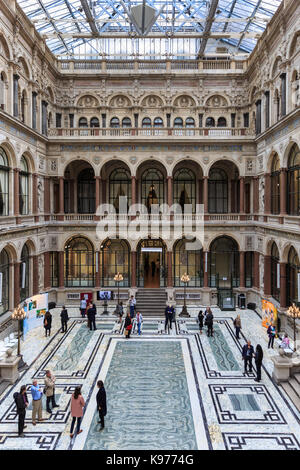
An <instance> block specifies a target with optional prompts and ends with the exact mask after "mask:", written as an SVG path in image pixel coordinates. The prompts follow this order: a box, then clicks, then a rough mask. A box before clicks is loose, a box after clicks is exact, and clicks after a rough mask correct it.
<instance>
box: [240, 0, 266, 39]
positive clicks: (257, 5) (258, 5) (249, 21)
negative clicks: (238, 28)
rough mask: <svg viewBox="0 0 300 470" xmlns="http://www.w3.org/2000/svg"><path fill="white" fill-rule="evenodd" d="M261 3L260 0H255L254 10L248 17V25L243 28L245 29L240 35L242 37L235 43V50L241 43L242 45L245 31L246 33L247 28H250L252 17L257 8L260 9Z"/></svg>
mask: <svg viewBox="0 0 300 470" xmlns="http://www.w3.org/2000/svg"><path fill="white" fill-rule="evenodd" d="M261 2H262V0H257V3H256V6H255V8H254V9H253V12H252V14H251V16H250V18H249V20H248V23H247V24H246V26H245V29H244V31H243V34H242V36H241V37H240V39H239V42H238V43H237V46H236V47H237V48H239V47H240V45H241V43H242V40H243V39H244V37H245V33H247V31H248V29H249V26H250V24H251V23H252V20H253V18H254V16H255V15H256V12H257V10H258V9H259V7H260V4H261Z"/></svg>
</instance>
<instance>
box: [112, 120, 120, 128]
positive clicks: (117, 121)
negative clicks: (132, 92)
mask: <svg viewBox="0 0 300 470" xmlns="http://www.w3.org/2000/svg"><path fill="white" fill-rule="evenodd" d="M110 127H112V128H113V129H117V128H118V127H120V121H119V118H117V117H113V118H111V120H110Z"/></svg>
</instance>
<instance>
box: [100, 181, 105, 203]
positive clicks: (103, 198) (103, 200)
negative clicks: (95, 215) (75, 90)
mask: <svg viewBox="0 0 300 470" xmlns="http://www.w3.org/2000/svg"><path fill="white" fill-rule="evenodd" d="M101 183H102V185H101V186H102V204H105V203H106V180H105V179H101Z"/></svg>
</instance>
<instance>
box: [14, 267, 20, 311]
mask: <svg viewBox="0 0 300 470" xmlns="http://www.w3.org/2000/svg"><path fill="white" fill-rule="evenodd" d="M20 265H21V263H19V262H15V263H14V308H15V307H17V306H18V305H19V303H20Z"/></svg>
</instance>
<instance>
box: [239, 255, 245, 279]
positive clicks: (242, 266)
mask: <svg viewBox="0 0 300 470" xmlns="http://www.w3.org/2000/svg"><path fill="white" fill-rule="evenodd" d="M240 287H245V252H244V251H240Z"/></svg>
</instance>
